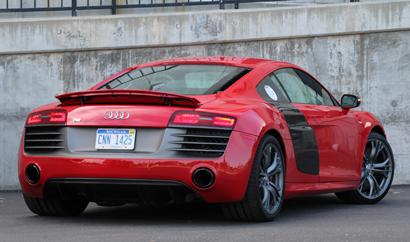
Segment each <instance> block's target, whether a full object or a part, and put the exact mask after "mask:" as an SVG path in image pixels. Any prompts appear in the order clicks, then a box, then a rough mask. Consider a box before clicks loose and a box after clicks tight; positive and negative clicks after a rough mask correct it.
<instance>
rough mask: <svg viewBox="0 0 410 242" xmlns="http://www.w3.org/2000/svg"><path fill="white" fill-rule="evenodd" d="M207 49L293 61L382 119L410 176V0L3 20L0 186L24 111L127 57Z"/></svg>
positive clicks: (83, 85)
mask: <svg viewBox="0 0 410 242" xmlns="http://www.w3.org/2000/svg"><path fill="white" fill-rule="evenodd" d="M202 55H228V56H252V57H263V58H270V59H278V60H283V61H289V62H292V63H295V64H297V65H299V66H301V67H303V68H305V69H307V70H308V71H309V72H310V73H312V74H313V75H315V76H316V77H317V78H318V79H319V80H320V81H321V82H322V83H323V84H324V85H326V86H327V87H328V88H329V89H330V90H331V91H332V92H333V93H334V94H335V95H336V97H337V98H339V99H340V97H341V95H342V94H344V93H352V94H357V95H359V96H361V97H362V99H363V105H362V106H361V108H360V109H362V110H367V111H371V112H373V113H374V114H375V115H376V116H377V117H378V118H379V119H380V120H381V121H382V123H383V124H384V125H385V128H386V132H387V136H388V140H389V141H390V143H391V146H392V147H393V150H394V154H395V158H396V169H397V170H396V176H395V179H394V183H395V184H410V161H409V160H408V157H409V156H410V151H409V150H410V149H409V148H410V147H409V145H408V143H409V141H410V138H409V137H410V114H409V112H408V110H409V109H410V95H409V94H408V88H409V87H410V80H409V77H410V1H408V0H407V1H391V2H367V3H346V4H329V5H320V6H316V5H315V6H307V7H306V6H305V7H286V8H275V9H260V10H256V9H252V11H251V10H227V11H209V12H207V11H202V12H187V13H178V14H146V15H140V16H133V15H127V16H103V17H79V18H72V17H68V18H60V19H13V20H0V135H1V136H0V137H1V138H0V154H1V155H0V189H18V188H19V185H18V179H17V151H18V146H19V141H20V138H21V133H22V129H23V126H24V122H25V116H26V115H27V113H28V112H29V111H30V110H31V109H33V108H35V107H37V106H40V105H43V104H46V103H49V102H53V101H55V100H56V99H54V98H53V96H54V95H55V94H62V93H65V92H72V91H78V90H84V89H87V88H89V87H91V86H93V85H94V84H96V83H98V82H100V81H101V80H103V79H104V78H106V77H108V76H110V75H112V74H114V73H116V72H118V71H120V70H122V69H125V68H127V67H129V66H132V65H136V64H138V63H143V62H146V61H151V60H156V59H163V58H171V57H179V56H202Z"/></svg>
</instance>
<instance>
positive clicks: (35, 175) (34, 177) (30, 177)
mask: <svg viewBox="0 0 410 242" xmlns="http://www.w3.org/2000/svg"><path fill="white" fill-rule="evenodd" d="M26 178H27V181H28V182H29V183H31V184H37V182H38V181H39V180H40V169H39V168H38V167H37V166H36V165H34V164H31V165H29V166H27V168H26Z"/></svg>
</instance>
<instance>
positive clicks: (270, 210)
mask: <svg viewBox="0 0 410 242" xmlns="http://www.w3.org/2000/svg"><path fill="white" fill-rule="evenodd" d="M284 189H285V163H284V156H283V152H282V147H281V145H280V143H279V141H278V140H277V139H276V138H275V137H273V136H271V135H265V136H263V138H262V139H261V141H260V143H259V146H258V149H257V151H256V153H255V158H254V161H253V165H252V171H251V175H250V178H249V183H248V188H247V190H246V194H245V197H244V198H243V200H242V201H240V202H236V203H225V204H222V211H223V212H224V214H225V216H227V217H228V218H230V219H234V220H242V221H260V222H263V221H271V220H273V219H274V218H275V217H276V216H277V215H278V214H279V211H280V209H281V207H282V204H283V196H284Z"/></svg>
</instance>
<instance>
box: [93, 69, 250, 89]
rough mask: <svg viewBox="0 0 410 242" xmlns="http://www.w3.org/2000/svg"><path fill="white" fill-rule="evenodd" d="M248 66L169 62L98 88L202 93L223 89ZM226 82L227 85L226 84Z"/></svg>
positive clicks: (125, 76)
mask: <svg viewBox="0 0 410 242" xmlns="http://www.w3.org/2000/svg"><path fill="white" fill-rule="evenodd" d="M248 72H249V69H245V68H241V67H235V66H223V65H172V66H154V67H148V68H142V69H135V70H132V71H130V72H128V73H126V74H124V75H122V76H120V77H117V78H115V79H114V80H112V81H110V82H108V83H106V84H104V85H103V86H101V87H100V88H99V89H129V90H151V91H161V92H171V93H177V94H182V95H202V94H212V93H217V92H218V91H223V90H225V89H226V88H227V87H226V85H229V86H230V85H232V84H233V83H234V81H236V80H238V79H239V78H241V77H242V76H244V75H245V74H246V73H248ZM229 86H228V87H229Z"/></svg>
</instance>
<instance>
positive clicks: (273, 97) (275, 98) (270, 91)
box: [265, 85, 278, 101]
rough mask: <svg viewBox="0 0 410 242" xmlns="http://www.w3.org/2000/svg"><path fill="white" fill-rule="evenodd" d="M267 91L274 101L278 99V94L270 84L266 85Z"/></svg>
mask: <svg viewBox="0 0 410 242" xmlns="http://www.w3.org/2000/svg"><path fill="white" fill-rule="evenodd" d="M265 92H266V93H267V94H268V96H269V97H270V98H272V99H273V101H278V96H277V95H276V92H275V91H274V90H273V89H272V88H271V87H270V86H268V85H265Z"/></svg>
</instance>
